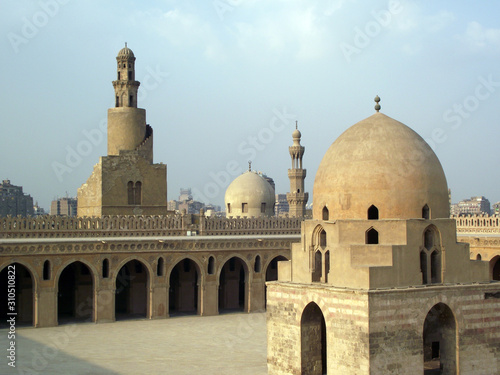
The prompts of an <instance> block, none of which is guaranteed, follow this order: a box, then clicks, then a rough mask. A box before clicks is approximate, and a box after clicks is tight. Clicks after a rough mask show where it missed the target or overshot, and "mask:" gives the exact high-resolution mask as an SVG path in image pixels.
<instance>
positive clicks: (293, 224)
mask: <svg viewBox="0 0 500 375" xmlns="http://www.w3.org/2000/svg"><path fill="white" fill-rule="evenodd" d="M301 222H302V219H301V218H277V217H261V218H229V219H228V218H211V217H208V218H207V217H204V216H199V215H165V216H158V215H147V216H146V215H137V216H128V215H116V216H103V217H64V216H39V217H20V216H19V217H3V218H0V238H70V237H74V238H81V237H144V236H187V235H197V234H198V235H208V236H222V235H233V236H234V235H294V234H299V233H300V225H301Z"/></svg>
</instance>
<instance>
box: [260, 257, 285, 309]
mask: <svg viewBox="0 0 500 375" xmlns="http://www.w3.org/2000/svg"><path fill="white" fill-rule="evenodd" d="M285 260H288V259H287V258H285V257H284V256H282V255H278V256H277V257H274V258H273V259H272V260H271V261H270V262H269V264H268V265H267V269H266V282H267V281H276V280H278V262H280V261H285ZM264 306H267V285H266V286H265V288H264Z"/></svg>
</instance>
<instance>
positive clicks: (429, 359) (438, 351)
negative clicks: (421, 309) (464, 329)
mask: <svg viewBox="0 0 500 375" xmlns="http://www.w3.org/2000/svg"><path fill="white" fill-rule="evenodd" d="M458 332H459V330H458V327H457V321H456V318H455V315H454V314H453V312H452V310H451V309H450V308H449V307H448V306H447V305H446V304H444V303H441V302H440V303H437V304H436V305H434V306H433V307H432V308H431V309H430V310H429V312H428V313H427V316H426V317H425V320H424V324H423V335H422V336H423V340H422V341H423V349H424V350H423V353H424V354H423V362H424V368H425V369H426V370H425V371H424V375H427V374H429V375H430V374H434V373H436V371H439V370H441V372H439V373H442V374H456V372H457V367H458V366H457V355H458V352H457V351H458V348H457V342H458Z"/></svg>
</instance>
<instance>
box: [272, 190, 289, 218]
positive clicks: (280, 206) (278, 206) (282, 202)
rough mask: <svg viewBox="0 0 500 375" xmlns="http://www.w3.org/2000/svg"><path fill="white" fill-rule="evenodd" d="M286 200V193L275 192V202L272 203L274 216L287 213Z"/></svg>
mask: <svg viewBox="0 0 500 375" xmlns="http://www.w3.org/2000/svg"><path fill="white" fill-rule="evenodd" d="M288 209H289V205H288V200H287V199H286V194H276V203H275V205H274V214H275V215H276V216H285V215H288Z"/></svg>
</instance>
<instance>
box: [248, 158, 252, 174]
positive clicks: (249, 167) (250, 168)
mask: <svg viewBox="0 0 500 375" xmlns="http://www.w3.org/2000/svg"><path fill="white" fill-rule="evenodd" d="M248 172H252V161H251V160H249V161H248Z"/></svg>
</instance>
